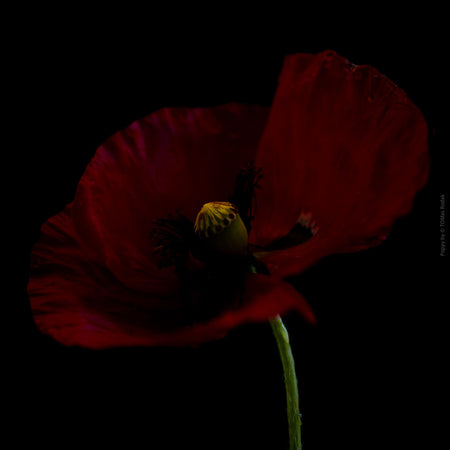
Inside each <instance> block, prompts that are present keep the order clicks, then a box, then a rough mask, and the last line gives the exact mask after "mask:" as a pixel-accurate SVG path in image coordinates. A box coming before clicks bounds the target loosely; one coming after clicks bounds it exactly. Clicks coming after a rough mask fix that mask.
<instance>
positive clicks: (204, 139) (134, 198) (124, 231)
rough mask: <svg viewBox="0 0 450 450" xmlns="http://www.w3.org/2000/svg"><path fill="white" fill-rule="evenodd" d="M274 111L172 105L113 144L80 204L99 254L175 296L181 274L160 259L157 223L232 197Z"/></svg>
mask: <svg viewBox="0 0 450 450" xmlns="http://www.w3.org/2000/svg"><path fill="white" fill-rule="evenodd" d="M267 114H268V110H267V109H266V108H263V107H260V106H251V105H242V104H236V103H233V104H227V105H223V106H218V107H213V108H196V109H189V108H165V109H162V110H160V111H158V112H155V113H154V114H151V115H149V116H147V117H144V118H143V119H140V120H138V121H136V122H134V123H133V124H132V125H130V126H129V127H128V128H126V129H125V130H122V131H120V132H118V133H116V134H115V135H114V136H112V137H111V138H110V139H108V140H107V141H106V142H105V143H104V144H103V145H102V146H101V147H100V148H99V149H98V150H97V152H96V154H95V156H94V157H93V159H92V160H91V162H90V163H89V165H88V167H87V169H86V171H85V173H84V175H83V177H82V179H81V181H80V183H79V185H78V189H77V193H76V197H75V201H74V207H73V208H74V210H73V217H74V223H75V228H76V231H77V233H78V235H79V237H80V242H82V243H83V244H84V245H85V246H86V247H87V249H89V251H90V252H91V257H92V258H93V259H95V260H96V261H97V262H99V263H100V264H104V265H105V266H106V267H107V268H108V269H109V270H111V271H112V272H113V273H114V275H115V276H116V277H117V278H118V279H119V280H120V281H121V282H122V283H124V284H125V285H126V286H128V287H130V288H133V289H138V290H141V291H145V292H152V293H158V294H161V295H163V294H165V293H167V292H170V290H171V288H172V286H173V284H174V282H175V280H174V277H173V275H171V272H170V271H168V270H162V271H160V270H158V268H157V261H156V259H155V257H154V256H153V255H152V252H153V245H154V243H153V242H152V241H151V239H149V235H150V231H151V229H152V221H153V220H154V219H157V218H165V217H167V216H168V214H170V213H176V212H177V210H178V211H180V212H181V213H182V214H184V215H185V216H187V217H189V218H191V219H194V218H195V215H196V213H197V212H198V211H199V209H200V208H201V206H202V205H203V204H204V203H207V202H210V201H217V200H226V199H228V197H229V196H230V194H231V193H232V191H233V187H234V181H235V177H236V175H237V173H238V171H239V168H240V167H241V166H243V165H246V164H248V163H249V162H250V161H252V160H254V158H255V155H256V150H257V146H258V142H259V140H260V137H261V134H262V131H263V128H264V125H265V122H266V119H267Z"/></svg>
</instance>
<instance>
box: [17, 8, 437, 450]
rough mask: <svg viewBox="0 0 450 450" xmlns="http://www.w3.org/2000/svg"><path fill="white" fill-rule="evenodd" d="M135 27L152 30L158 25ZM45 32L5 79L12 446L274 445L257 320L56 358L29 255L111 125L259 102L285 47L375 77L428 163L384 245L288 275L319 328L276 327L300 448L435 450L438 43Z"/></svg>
mask: <svg viewBox="0 0 450 450" xmlns="http://www.w3.org/2000/svg"><path fill="white" fill-rule="evenodd" d="M148 18H149V21H150V22H149V24H148V29H153V28H154V25H155V24H156V23H157V22H158V19H157V18H152V16H148ZM47 22H48V21H47ZM47 22H46V23H45V24H43V25H42V26H41V25H39V23H38V24H37V25H36V24H35V25H34V27H33V28H32V32H28V33H26V34H25V35H26V42H25V43H24V45H23V47H22V49H23V51H21V52H20V53H19V57H18V60H19V61H18V64H19V65H18V67H19V70H18V75H17V80H16V82H18V86H19V87H18V89H17V92H18V93H19V94H20V96H18V99H19V98H20V100H18V103H19V105H18V106H19V108H18V112H17V113H15V114H16V116H15V118H16V119H17V122H18V123H19V124H20V126H19V128H20V131H19V133H20V135H19V136H18V138H19V142H20V144H19V148H20V150H21V151H20V153H19V155H20V159H21V161H20V163H18V164H20V176H19V180H22V181H20V183H19V184H20V186H21V188H22V189H21V192H24V193H25V195H23V196H20V197H19V198H20V201H19V204H20V208H19V209H20V212H21V214H22V215H21V216H20V220H19V221H18V223H17V229H18V230H19V232H20V236H21V238H20V240H19V241H18V242H19V244H18V248H19V249H20V252H19V255H20V273H21V279H20V283H19V285H20V289H19V291H20V292H19V293H18V295H17V298H19V304H20V319H19V320H18V322H17V326H15V327H14V331H13V332H12V335H11V336H12V342H14V346H13V349H14V352H15V356H16V359H15V361H16V362H15V363H14V367H15V368H16V369H18V370H17V372H16V371H15V372H14V373H17V375H16V376H15V383H14V385H13V392H14V399H15V401H14V404H15V406H16V407H17V409H15V410H14V412H13V413H12V414H11V417H13V419H17V420H13V422H15V423H16V424H19V426H20V427H21V429H22V430H26V432H20V431H19V432H18V433H17V436H16V437H17V439H18V440H20V439H23V438H26V437H27V436H30V435H31V436H32V437H33V440H34V444H35V445H36V446H37V445H46V446H55V447H57V448H66V447H68V446H69V444H71V443H72V442H74V441H77V442H80V443H82V444H83V445H84V447H87V448H89V447H90V446H94V445H95V446H98V447H100V448H107V447H109V446H111V445H114V444H118V446H119V447H121V448H130V449H134V448H136V449H137V448H148V449H150V448H151V449H175V448H195V449H215V448H230V449H231V448H233V449H253V448H254V449H263V448H264V449H265V448H267V449H284V448H287V423H286V415H285V398H284V395H285V394H284V386H283V379H282V370H281V364H280V361H279V356H278V353H277V348H276V344H275V341H274V339H273V336H272V335H271V329H270V326H269V325H268V324H265V325H264V324H263V325H247V326H243V327H241V328H238V329H235V330H233V331H232V332H230V334H229V335H228V336H227V337H226V338H225V339H223V340H221V341H217V342H211V343H206V344H204V345H201V346H200V347H198V348H196V349H190V348H180V349H173V348H129V349H116V350H108V351H89V350H85V349H79V348H65V347H62V346H61V345H59V344H58V343H56V342H55V341H53V340H52V339H51V338H49V337H47V336H44V335H42V334H41V333H40V332H39V331H38V330H37V329H36V327H35V325H34V323H33V320H32V317H31V314H30V310H29V304H28V298H27V295H26V284H27V277H28V261H29V253H30V250H31V246H32V245H33V243H35V242H36V241H37V240H38V239H39V228H40V226H41V225H42V224H43V223H44V221H45V220H47V218H49V217H51V216H52V215H54V214H56V213H58V212H59V211H60V210H61V209H62V208H63V207H64V205H65V204H67V203H69V202H70V201H71V200H72V199H73V196H74V193H75V189H76V185H77V182H78V180H79V178H80V177H81V175H82V173H83V171H84V169H85V167H86V165H87V163H88V162H89V160H90V158H92V156H93V155H94V153H95V150H96V148H97V147H98V146H99V145H100V144H101V143H102V142H103V141H104V140H105V139H106V138H108V137H109V136H110V135H112V134H113V133H114V132H116V131H117V130H119V129H121V128H124V127H126V126H127V125H129V124H130V123H131V122H133V121H134V120H136V119H138V118H140V117H142V116H144V115H146V114H149V113H151V112H153V111H155V110H157V109H159V108H161V107H164V106H212V105H217V104H222V103H226V102H229V101H238V102H244V103H259V104H264V105H270V102H271V99H272V97H273V94H274V92H275V89H276V83H277V76H278V74H279V71H280V68H281V64H282V60H283V56H284V55H285V54H287V53H294V52H312V53H316V52H319V51H322V50H326V49H333V50H336V51H337V52H338V53H339V54H341V55H342V56H345V57H346V58H348V59H349V60H350V61H352V62H354V63H356V64H370V65H372V66H374V67H376V68H377V69H378V70H380V71H381V72H382V73H383V74H385V75H387V76H388V77H389V78H390V79H391V80H393V81H394V82H395V83H397V84H398V85H399V86H400V87H402V88H403V89H404V90H405V91H406V92H407V94H408V96H409V97H410V98H411V99H412V100H413V102H414V103H415V104H416V105H417V106H418V107H419V108H420V109H421V110H422V112H423V113H424V115H425V117H426V119H427V121H428V124H429V128H430V149H431V150H430V151H431V156H432V170H431V175H430V180H429V183H428V184H427V186H426V187H425V189H424V190H423V191H422V192H420V193H419V194H418V196H417V198H416V203H415V207H414V210H413V212H412V213H411V214H409V215H408V216H407V217H404V218H401V219H399V220H398V222H397V223H396V225H395V227H394V230H393V232H392V234H391V235H390V237H389V238H388V239H387V240H386V242H385V243H383V244H382V245H381V246H379V247H377V248H374V249H370V250H367V251H364V252H360V253H355V254H347V255H334V256H331V257H328V258H326V259H325V260H323V261H321V262H320V263H319V264H317V265H316V266H315V267H312V268H311V269H309V270H308V271H306V272H305V273H303V274H302V275H301V276H299V277H296V278H295V279H292V280H291V281H292V283H293V284H294V285H295V286H296V287H298V289H299V290H300V291H301V292H302V293H303V294H304V295H305V296H306V298H307V299H308V301H309V302H310V304H311V305H312V308H313V310H314V311H315V313H316V316H317V318H318V325H317V326H315V327H313V326H310V325H308V324H306V323H305V322H303V321H302V320H301V318H299V317H298V316H297V315H294V314H291V315H288V316H287V317H286V319H285V323H286V325H287V327H288V329H289V332H290V335H291V341H292V348H293V352H294V356H295V359H296V365H297V374H298V377H299V387H300V405H301V411H302V413H303V424H304V425H303V440H304V443H305V449H307V450H308V449H309V450H314V449H331V448H333V449H334V448H346V449H365V448H368V447H370V446H372V445H375V446H376V445H378V446H379V447H378V448H384V449H400V448H421V447H419V442H420V441H422V440H424V442H425V443H426V447H424V448H433V446H432V445H431V441H432V440H433V439H434V438H435V434H436V432H437V431H438V430H439V424H438V423H437V422H436V421H437V416H436V417H435V416H434V411H435V410H436V409H437V408H438V406H439V405H440V400H439V399H440V397H441V394H442V393H441V392H440V391H439V390H438V389H436V387H435V386H436V381H437V380H436V378H438V377H439V375H438V374H439V373H440V372H441V370H442V368H443V359H444V357H443V354H442V345H441V341H442V339H443V335H444V334H445V333H444V329H445V327H444V326H443V322H444V320H443V318H442V312H441V307H440V304H441V302H442V299H443V289H444V285H445V279H444V275H443V267H442V264H441V262H442V258H440V256H439V252H440V242H439V212H440V211H439V195H440V194H443V193H444V192H445V191H444V190H443V186H442V179H443V171H444V169H443V161H442V159H441V152H442V148H441V145H442V144H441V142H442V138H441V136H442V133H443V131H442V124H441V123H440V120H441V117H440V115H439V113H438V111H439V109H440V108H439V106H440V105H439V102H440V101H441V95H440V89H441V87H442V86H441V84H440V82H439V80H438V79H437V74H438V73H439V71H440V67H441V64H442V63H441V53H440V52H441V49H440V48H439V45H438V42H440V41H439V40H438V36H437V34H435V33H434V31H430V30H428V29H425V28H424V27H423V24H422V25H420V26H419V25H416V24H414V23H413V24H411V25H410V26H409V27H405V26H404V27H403V28H398V26H397V25H396V24H394V26H393V27H392V31H390V32H389V33H388V32H387V30H386V28H385V26H384V24H380V23H379V24H377V25H375V26H369V25H367V26H366V24H365V23H361V24H360V28H359V29H358V30H357V31H356V30H355V29H354V28H353V27H354V23H353V22H349V23H343V24H342V26H341V27H338V28H337V29H336V30H333V31H330V32H329V33H325V32H324V29H321V28H315V29H313V31H310V32H304V33H301V32H300V31H297V29H295V30H294V31H292V32H291V33H285V34H284V35H280V34H277V33H273V32H270V33H269V32H267V29H270V27H265V28H264V27H262V28H261V29H255V30H253V29H252V30H246V31H247V32H248V33H245V32H244V33H242V34H239V33H238V31H237V30H236V28H235V26H234V24H232V23H230V24H229V26H228V27H224V28H223V29H221V30H220V31H217V30H214V28H215V27H214V26H212V27H211V29H208V30H206V29H205V30H203V29H199V30H197V31H198V32H197V33H194V31H195V27H194V26H192V27H190V26H189V24H188V26H186V27H185V29H183V30H182V31H181V32H179V33H175V31H176V30H178V28H177V27H178V26H177V25H176V24H175V23H170V24H169V25H167V28H163V27H162V28H161V29H158V31H157V32H150V31H148V32H147V28H142V26H143V25H141V24H140V25H139V26H136V27H134V26H133V23H132V22H129V21H127V22H126V24H125V23H124V22H125V19H121V18H117V19H116V20H115V21H114V22H109V21H107V20H106V19H105V20H104V21H102V20H101V19H98V22H96V23H94V25H93V26H91V27H90V28H89V32H88V31H86V28H85V24H84V23H82V22H77V23H75V24H74V25H72V26H71V27H69V28H67V27H66V25H65V23H64V24H61V25H55V24H53V23H52V24H49V23H47ZM402 24H403V25H405V22H402ZM125 25H126V26H125ZM279 25H282V23H281V24H279ZM139 27H140V32H136V29H135V28H139ZM300 28H302V27H300V26H299V29H300ZM343 30H346V31H347V33H346V34H345V36H344V33H343ZM178 31H179V30H178ZM433 33H434V34H433ZM218 35H220V36H219V38H218ZM16 106H17V105H16ZM15 298H16V297H15Z"/></svg>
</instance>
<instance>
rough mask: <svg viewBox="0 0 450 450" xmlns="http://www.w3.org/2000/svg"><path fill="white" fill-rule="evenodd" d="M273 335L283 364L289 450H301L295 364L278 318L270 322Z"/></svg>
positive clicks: (286, 336)
mask: <svg viewBox="0 0 450 450" xmlns="http://www.w3.org/2000/svg"><path fill="white" fill-rule="evenodd" d="M270 325H271V326H272V330H273V334H274V335H275V339H276V341H277V344H278V350H279V352H280V356H281V363H282V364H283V372H284V384H285V387H286V400H287V415H288V422H289V450H301V448H302V442H301V430H300V428H301V425H302V421H301V415H300V411H299V407H298V386H297V377H296V375H295V363H294V357H293V356H292V351H291V346H290V344H289V335H288V332H287V330H286V328H285V326H284V324H283V322H282V320H281V318H280V316H277V317H275V319H272V320H271V321H270Z"/></svg>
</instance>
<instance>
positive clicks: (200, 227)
mask: <svg viewBox="0 0 450 450" xmlns="http://www.w3.org/2000/svg"><path fill="white" fill-rule="evenodd" d="M194 232H195V234H196V236H197V237H198V238H199V240H200V245H201V247H202V251H203V253H204V257H206V259H210V258H213V257H217V256H233V257H234V256H245V255H248V232H247V228H246V227H245V225H244V222H243V221H242V219H241V217H240V216H239V213H238V208H237V206H235V205H233V204H232V203H229V202H210V203H205V204H204V205H203V206H202V208H201V209H200V211H199V213H198V214H197V218H196V219H195V224H194Z"/></svg>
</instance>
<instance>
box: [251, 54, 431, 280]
mask: <svg viewBox="0 0 450 450" xmlns="http://www.w3.org/2000/svg"><path fill="white" fill-rule="evenodd" d="M257 165H259V166H262V167H263V171H264V178H263V179H262V180H261V187H262V189H261V191H260V199H259V202H258V205H257V210H256V218H255V222H254V224H253V230H254V235H253V241H254V242H255V243H257V244H267V243H269V242H270V241H273V240H274V239H277V238H280V237H282V236H283V235H285V234H287V233H288V232H289V230H290V229H291V228H292V227H293V225H294V224H295V223H296V221H297V220H298V218H299V216H300V214H301V213H302V212H305V213H307V212H311V213H312V217H313V219H314V220H315V221H316V223H317V226H318V227H319V232H318V234H317V235H316V237H315V238H314V239H313V240H311V242H309V243H308V244H307V245H306V246H305V245H302V246H298V247H294V248H292V249H289V250H286V251H285V252H281V253H284V256H283V255H282V254H280V253H276V254H274V255H270V256H269V257H268V258H269V260H271V261H272V262H273V263H274V264H276V265H278V267H279V269H280V272H279V274H286V273H295V272H296V271H298V270H300V269H301V268H303V267H304V266H305V260H311V261H312V260H316V259H317V257H321V256H323V255H324V254H327V253H328V254H329V253H332V252H336V251H352V250H359V249H363V248H367V247H369V246H371V245H374V244H377V243H380V242H381V241H382V240H383V239H384V238H385V237H386V235H387V233H388V232H389V230H390V228H391V226H392V224H393V222H394V221H395V219H396V218H397V217H399V216H401V215H404V214H407V213H408V212H409V211H410V210H411V208H412V204H413V199H414V196H415V194H416V192H417V191H418V190H419V189H421V188H422V187H423V186H424V184H425V182H426V179H427V175H428V153H427V125H426V123H425V120H424V118H423V116H422V114H421V113H420V111H419V110H418V109H417V108H416V107H415V106H414V105H413V104H412V103H411V101H410V100H409V99H408V98H407V97H406V94H405V93H404V92H403V91H402V90H401V89H400V88H398V87H397V86H395V85H394V84H393V83H392V82H391V81H389V80H388V79H387V78H386V77H384V76H383V75H381V74H380V73H379V72H378V71H377V70H375V69H374V68H372V67H368V66H354V65H352V64H351V63H349V62H348V61H347V60H345V59H344V58H341V57H340V56H338V55H337V54H335V53H334V52H324V53H321V54H319V55H316V56H312V55H302V54H298V55H291V56H288V57H287V58H286V59H285V62H284V67H283V70H282V73H281V76H280V80H279V87H278V90H277V92H276V96H275V99H274V102H273V106H272V109H271V111H270V116H269V119H268V122H267V126H266V128H265V131H264V135H263V138H262V141H261V144H260V147H259V153H258V158H257ZM327 247H328V249H327ZM315 252H317V255H316V256H315V255H314V253H315ZM284 259H287V260H289V265H290V266H291V269H289V270H281V266H282V265H283V260H284ZM275 260H276V261H275ZM296 267H297V268H298V269H296Z"/></svg>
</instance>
